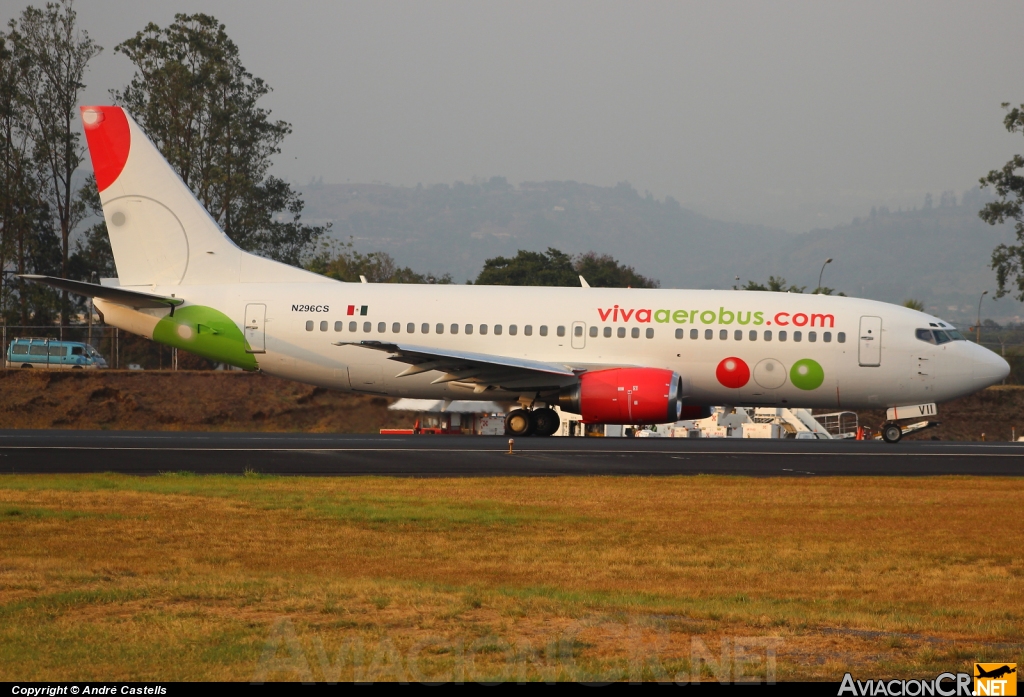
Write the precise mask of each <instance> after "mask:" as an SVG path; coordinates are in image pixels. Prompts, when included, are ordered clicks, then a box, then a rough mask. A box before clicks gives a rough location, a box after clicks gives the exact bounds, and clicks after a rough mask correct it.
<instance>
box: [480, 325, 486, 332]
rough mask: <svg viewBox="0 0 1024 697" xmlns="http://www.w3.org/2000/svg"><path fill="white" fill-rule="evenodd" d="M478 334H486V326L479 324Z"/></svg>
mask: <svg viewBox="0 0 1024 697" xmlns="http://www.w3.org/2000/svg"><path fill="white" fill-rule="evenodd" d="M480 333H481V334H486V333H487V325H486V324H481V325H480Z"/></svg>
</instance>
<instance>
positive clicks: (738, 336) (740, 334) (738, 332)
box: [732, 329, 743, 341]
mask: <svg viewBox="0 0 1024 697" xmlns="http://www.w3.org/2000/svg"><path fill="white" fill-rule="evenodd" d="M732 338H733V339H735V340H736V341H743V330H742V329H737V330H736V331H734V332H733V333H732Z"/></svg>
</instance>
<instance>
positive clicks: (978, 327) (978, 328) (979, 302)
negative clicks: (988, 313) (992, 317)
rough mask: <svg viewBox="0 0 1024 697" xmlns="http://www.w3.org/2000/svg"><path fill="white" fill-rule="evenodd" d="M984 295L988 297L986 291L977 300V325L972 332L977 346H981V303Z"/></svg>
mask: <svg viewBox="0 0 1024 697" xmlns="http://www.w3.org/2000/svg"><path fill="white" fill-rule="evenodd" d="M986 295H988V291H987V290H986V291H985V292H984V293H982V294H981V297H980V298H978V324H976V325H975V326H974V330H975V332H976V337H977V338H976V339H975V343H976V344H978V345H979V346H981V301H982V300H984V299H985V296H986Z"/></svg>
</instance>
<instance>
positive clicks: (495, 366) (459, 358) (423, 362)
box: [334, 341, 576, 393]
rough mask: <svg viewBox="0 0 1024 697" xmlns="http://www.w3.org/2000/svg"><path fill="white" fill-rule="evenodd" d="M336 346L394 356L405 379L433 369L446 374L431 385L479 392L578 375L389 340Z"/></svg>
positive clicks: (547, 384) (550, 383) (532, 386)
mask: <svg viewBox="0 0 1024 697" xmlns="http://www.w3.org/2000/svg"><path fill="white" fill-rule="evenodd" d="M334 345H335V346H359V347H361V348H365V349H371V350H374V351H383V352H384V353H390V354H392V355H391V357H390V359H391V360H393V361H397V362H399V363H407V364H409V367H408V368H406V369H405V370H403V371H402V372H400V373H398V375H396V376H395V377H398V378H401V377H406V376H408V375H416V374H418V373H425V372H428V371H431V370H436V371H438V372H441V373H444V374H443V375H442V376H441V377H439V378H437V379H436V380H434V381H432V382H431V384H438V383H443V382H452V383H463V385H465V386H467V387H472V388H473V391H474V392H476V393H481V392H485V391H486V390H487V389H488V388H489V387H501V388H502V389H506V390H537V389H546V388H556V387H561V386H562V385H565V384H568V383H570V382H571V381H572V378H574V377H575V376H576V372H575V371H573V369H572V368H571V367H569V366H566V365H563V364H559V363H545V362H543V361H532V360H529V359H527V358H510V357H508V356H493V355H490V354H486V353H473V352H470V351H456V350H448V349H436V348H427V347H424V346H413V345H410V344H398V343H391V342H387V341H339V342H336V343H335V344H334Z"/></svg>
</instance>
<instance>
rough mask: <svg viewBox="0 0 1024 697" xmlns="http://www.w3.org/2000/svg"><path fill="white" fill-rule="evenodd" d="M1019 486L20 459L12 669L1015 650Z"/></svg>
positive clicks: (863, 671)
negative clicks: (121, 469)
mask: <svg viewBox="0 0 1024 697" xmlns="http://www.w3.org/2000/svg"><path fill="white" fill-rule="evenodd" d="M1022 490H1024V482H1022V481H1020V480H1015V479H989V478H986V479H981V478H978V479H974V478H935V479H895V478H885V479H865V478H856V479H846V480H844V479H828V480H824V479H823V480H816V479H771V480H767V479H746V478H722V477H689V478H556V479H501V478H495V479H454V480H440V479H438V480H413V479H384V478H364V479H327V478H325V479H292V478H288V479H286V478H266V477H196V476H189V475H185V474H178V475H165V476H161V477H151V478H133V477H125V476H116V475H104V476H74V475H68V476H38V477H32V476H4V477H3V478H0V680H44V679H74V680H85V679H124V680H153V679H157V678H160V679H172V680H188V679H212V680H249V679H252V678H253V677H254V676H256V677H265V678H267V679H273V678H275V677H277V678H286V679H297V678H301V677H310V676H311V677H312V679H316V680H324V679H331V678H337V677H341V678H349V679H351V678H361V679H373V678H384V679H386V678H388V677H390V678H407V679H423V678H426V677H433V678H440V679H444V678H452V677H455V678H459V679H481V678H505V679H508V678H514V679H542V680H548V679H558V678H573V677H576V678H580V677H586V678H591V679H592V678H601V677H604V678H618V679H623V678H645V679H681V680H686V679H690V678H692V677H693V676H694V675H696V676H698V677H700V676H703V677H704V679H707V678H708V677H710V676H713V675H714V669H715V668H716V662H718V663H721V658H722V650H723V643H722V642H723V640H724V641H725V644H724V646H725V650H726V661H725V662H724V664H722V665H724V666H725V667H726V668H729V667H730V666H732V667H735V666H737V665H740V667H741V668H742V664H738V663H737V662H736V661H735V660H733V658H732V657H733V655H734V653H735V652H736V651H737V650H738V649H739V650H742V645H743V643H744V641H748V640H753V642H754V644H755V645H756V644H757V643H758V642H760V644H761V645H760V647H758V646H755V648H754V649H749V650H748V653H751V655H752V656H753V658H752V659H751V663H750V665H748V666H747V667H746V668H743V672H746V673H748V674H750V673H752V674H753V675H755V676H760V677H763V676H765V675H766V673H767V672H768V671H769V670H771V667H770V665H769V662H768V658H769V657H768V655H767V652H766V650H765V648H764V643H765V641H769V640H770V641H772V642H775V644H774V645H776V648H775V651H776V652H777V658H776V660H777V667H776V670H777V676H778V678H779V679H786V678H804V679H808V678H810V679H815V678H817V679H824V678H828V679H838V678H839V677H841V675H842V673H843V672H844V671H845V670H848V669H852V670H854V671H855V674H858V675H862V676H869V675H884V676H911V675H927V674H935V673H937V672H939V671H940V670H950V669H952V670H956V669H963V668H964V667H965V666H966V665H967V664H968V663H970V661H972V660H974V659H975V658H977V659H979V660H980V659H988V660H1018V661H1019V662H1022V663H1024V660H1021V659H1022V658H1024V656H1022V649H1021V646H1022V645H1024V628H1022V627H1024V623H1022V618H1024V613H1022V611H1021V609H1020V608H1021V607H1022V603H1021V601H1022V599H1024V598H1022V596H1024V561H1022V559H1021V557H1020V554H1019V550H1020V549H1021V546H1022V542H1024V529H1022V525H1021V522H1020V518H1019V516H1018V515H1017V514H1016V509H1017V503H1018V502H1019V501H1020V496H1021V493H1022ZM737 642H738V643H739V646H737ZM748 643H749V641H748ZM268 645H270V646H271V648H272V650H271V652H270V654H265V648H266V647H267V646H268ZM701 655H703V656H704V657H705V658H709V659H710V660H709V661H707V662H702V661H700V660H695V656H696V657H697V658H699V657H700V656H701ZM269 659H273V660H271V661H270V663H268V662H267V661H268V660H269ZM275 661H276V663H275ZM275 665H276V668H275ZM261 666H262V667H261ZM717 667H719V668H721V666H717ZM307 670H308V674H307V673H306V672H305V671H307ZM728 676H729V677H735V672H731V673H728Z"/></svg>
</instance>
